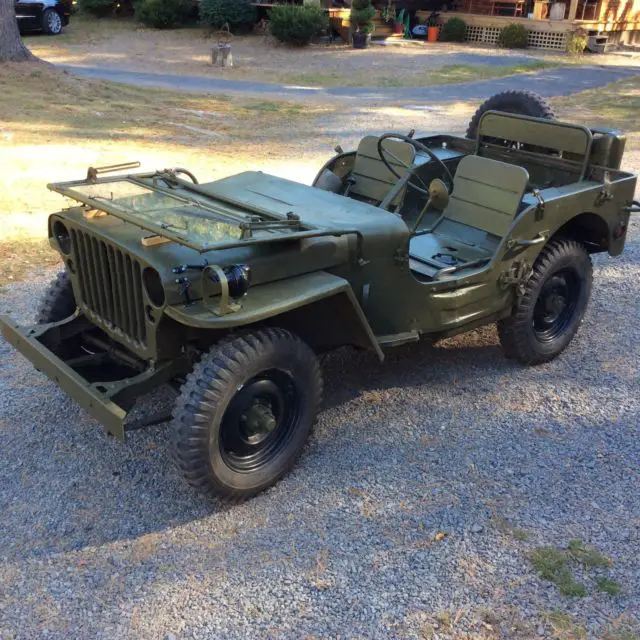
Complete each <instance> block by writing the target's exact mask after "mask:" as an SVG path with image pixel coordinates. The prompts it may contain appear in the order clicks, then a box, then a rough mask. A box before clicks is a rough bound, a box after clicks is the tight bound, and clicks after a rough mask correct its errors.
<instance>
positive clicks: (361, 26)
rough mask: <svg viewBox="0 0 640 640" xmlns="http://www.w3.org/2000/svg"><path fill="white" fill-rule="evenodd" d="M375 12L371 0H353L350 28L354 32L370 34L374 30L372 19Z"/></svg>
mask: <svg viewBox="0 0 640 640" xmlns="http://www.w3.org/2000/svg"><path fill="white" fill-rule="evenodd" d="M375 15H376V10H375V9H374V8H373V5H372V4H371V0H353V4H352V8H351V26H352V27H353V28H354V30H355V31H359V32H365V33H372V32H373V29H374V24H373V18H374V16H375Z"/></svg>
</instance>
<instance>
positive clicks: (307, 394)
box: [171, 328, 322, 502]
mask: <svg viewBox="0 0 640 640" xmlns="http://www.w3.org/2000/svg"><path fill="white" fill-rule="evenodd" d="M321 397H322V376H321V373H320V366H319V364H318V360H317V358H316V356H315V354H314V353H313V351H312V350H311V349H310V348H309V347H308V346H307V345H306V344H305V343H304V342H303V341H302V340H300V339H299V338H298V337H296V336H294V335H293V334H291V333H289V332H288V331H285V330H284V329H275V328H273V329H260V330H258V331H254V332H252V333H247V334H245V335H242V336H240V337H236V338H233V339H230V340H228V341H226V342H224V343H222V344H219V345H216V346H215V347H213V348H212V349H211V350H210V351H209V353H207V354H206V355H205V356H204V357H203V359H202V360H201V361H200V363H199V364H198V365H196V367H195V368H194V370H193V372H192V373H191V374H189V376H188V377H187V380H186V382H185V384H184V386H183V388H182V391H181V394H180V396H179V398H178V400H177V402H176V406H175V410H174V413H173V417H174V419H173V424H172V435H171V443H172V450H173V457H174V459H175V461H176V463H177V465H178V468H179V469H180V471H181V472H182V475H183V476H184V477H185V479H186V480H187V482H189V484H191V485H192V486H193V487H195V488H196V489H198V490H199V491H201V492H203V493H206V494H209V495H212V496H218V497H220V498H222V499H224V500H228V501H231V502H239V501H242V500H246V499H247V498H250V497H251V496H254V495H256V494H257V493H260V492H261V491H263V490H264V489H266V488H267V487H269V486H271V485H273V484H274V483H275V482H277V481H278V480H279V479H280V478H281V477H282V476H283V475H284V474H285V473H286V472H287V471H288V470H289V469H291V467H292V466H293V465H294V464H295V462H296V460H297V459H298V457H299V456H300V453H301V452H302V449H303V447H304V444H305V442H306V441H307V438H308V436H309V433H310V431H311V427H312V425H313V423H314V421H315V417H316V414H317V411H318V408H319V406H320V401H321Z"/></svg>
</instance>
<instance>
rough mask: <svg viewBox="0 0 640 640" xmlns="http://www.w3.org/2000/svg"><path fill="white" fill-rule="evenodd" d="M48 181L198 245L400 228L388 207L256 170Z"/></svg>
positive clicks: (147, 226)
mask: <svg viewBox="0 0 640 640" xmlns="http://www.w3.org/2000/svg"><path fill="white" fill-rule="evenodd" d="M49 188H50V189H52V190H54V191H57V192H58V193H61V194H62V195H65V196H67V197H70V198H72V199H74V200H76V201H78V202H81V203H83V204H85V205H86V206H87V207H89V208H91V209H94V210H96V211H104V212H106V213H108V214H111V215H113V216H115V217H118V218H120V219H123V220H125V221H127V222H130V223H132V224H134V225H136V226H138V227H140V228H142V229H145V230H148V231H150V232H152V233H153V234H154V235H157V236H161V237H165V238H168V239H170V240H173V241H175V242H178V243H180V244H183V245H185V246H188V247H190V248H192V249H195V250H196V251H198V252H200V253H204V252H207V251H212V250H214V249H226V248H231V247H238V246H244V245H248V244H254V243H263V242H276V241H282V240H294V239H298V238H304V237H314V236H318V235H331V234H332V233H335V234H336V235H342V234H344V233H357V234H359V235H361V236H365V237H366V236H367V235H373V236H376V235H383V236H384V235H386V236H388V235H396V234H398V235H403V234H405V233H407V227H406V225H405V224H404V222H403V221H402V220H401V219H400V218H399V217H398V216H396V215H395V214H393V213H390V212H388V211H384V210H382V209H380V208H378V207H374V206H372V205H370V204H367V203H364V202H359V201H356V200H352V199H350V198H345V197H344V196H341V195H338V194H335V193H331V192H328V191H322V190H320V189H316V188H314V187H309V186H307V185H303V184H299V183H297V182H292V181H290V180H285V179H283V178H277V177H275V176H271V175H268V174H264V173H262V172H254V171H249V172H245V173H241V174H238V175H235V176H231V177H229V178H224V179H222V180H218V181H215V182H211V183H208V184H202V185H196V184H192V183H190V182H186V181H184V180H181V179H179V178H176V176H175V174H171V173H167V172H159V173H153V174H134V175H128V176H117V177H110V178H104V179H93V180H90V179H87V180H81V181H76V182H67V183H57V184H51V185H49Z"/></svg>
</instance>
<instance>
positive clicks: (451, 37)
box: [440, 18, 467, 42]
mask: <svg viewBox="0 0 640 640" xmlns="http://www.w3.org/2000/svg"><path fill="white" fill-rule="evenodd" d="M440 38H441V39H442V40H445V41H446V42H464V41H465V40H466V39H467V23H466V22H465V21H464V20H462V18H451V19H450V20H447V21H446V22H445V23H444V24H443V25H442V29H441V30H440Z"/></svg>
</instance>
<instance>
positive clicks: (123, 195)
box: [0, 94, 639, 500]
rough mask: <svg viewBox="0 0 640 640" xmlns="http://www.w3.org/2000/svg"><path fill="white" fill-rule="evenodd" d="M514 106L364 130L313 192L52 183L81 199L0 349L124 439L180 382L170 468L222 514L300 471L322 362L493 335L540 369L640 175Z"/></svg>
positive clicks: (582, 295)
mask: <svg viewBox="0 0 640 640" xmlns="http://www.w3.org/2000/svg"><path fill="white" fill-rule="evenodd" d="M504 95H507V94H503V100H502V103H501V102H500V100H499V99H498V100H496V99H495V98H494V99H492V100H493V101H490V102H489V103H488V106H489V107H490V106H500V105H501V104H504V108H505V110H504V111H496V110H492V109H490V108H487V105H485V107H484V108H481V110H480V112H479V113H478V115H477V116H476V117H475V118H474V121H473V122H472V131H471V134H473V135H472V137H458V136H454V135H448V134H437V135H430V136H426V137H419V138H416V137H414V135H413V132H411V133H410V134H409V135H402V134H396V133H387V134H384V135H381V136H379V137H376V136H367V137H365V138H363V139H362V141H361V142H360V144H359V146H358V149H357V150H356V151H352V152H348V153H344V152H342V151H341V150H340V151H339V153H338V155H337V156H336V157H334V158H332V159H331V160H330V161H329V162H328V163H327V164H326V165H325V166H324V167H323V168H322V170H321V171H320V173H319V174H318V177H317V178H316V180H315V182H314V184H313V186H307V185H304V184H299V183H296V182H292V181H290V180H285V179H282V178H277V177H274V176H271V175H268V174H265V173H262V172H255V171H250V172H246V173H241V174H239V175H234V176H231V177H228V178H224V179H222V180H217V181H215V182H210V183H206V184H198V182H197V180H196V179H195V176H193V175H191V174H190V173H189V172H188V171H186V170H183V169H174V170H163V171H158V172H153V173H133V174H127V175H122V174H120V175H109V176H104V175H102V174H103V173H105V169H108V170H113V169H127V168H130V167H128V166H119V167H108V168H103V169H90V170H89V172H88V175H87V177H86V179H84V180H79V181H75V182H66V183H59V184H52V185H49V188H51V189H53V190H55V191H57V192H59V193H61V194H63V195H64V196H67V197H69V198H72V199H73V200H74V201H76V202H77V203H79V204H78V205H77V206H72V207H71V208H69V209H65V210H63V211H59V212H57V213H54V214H52V215H51V216H50V218H49V238H50V241H51V244H52V246H53V247H54V248H55V249H56V250H57V251H58V252H59V253H60V255H61V256H62V259H63V261H64V266H65V269H64V271H62V272H61V273H60V274H59V276H58V277H57V279H56V281H55V282H54V283H53V284H52V286H51V288H50V289H49V290H48V292H47V294H46V296H45V298H44V300H43V303H42V305H41V308H40V312H39V315H38V319H37V324H35V325H33V326H27V327H21V326H17V325H16V324H15V323H14V322H13V321H12V320H11V319H10V318H8V317H2V318H0V325H1V326H2V331H3V333H4V336H5V337H6V339H7V340H8V341H9V342H11V343H12V344H13V345H15V347H16V348H17V349H18V350H20V351H21V352H22V353H23V354H24V355H25V356H26V357H27V358H28V359H29V360H31V361H32V362H33V364H34V365H35V366H36V367H37V368H38V369H39V370H41V371H42V372H44V373H45V374H46V375H48V376H49V377H50V378H51V379H53V380H54V381H55V382H56V383H57V384H58V385H59V386H60V387H61V388H62V389H64V390H65V391H66V392H67V393H68V394H69V395H70V396H71V397H72V398H74V399H75V400H76V401H77V402H78V403H79V404H80V405H81V406H83V407H84V408H85V409H86V410H87V411H88V412H89V413H90V414H91V415H93V416H94V417H95V418H96V419H97V420H98V421H100V422H101V423H102V424H103V425H104V426H105V428H106V429H107V430H108V431H109V432H110V433H111V434H114V435H116V436H118V437H120V438H123V437H124V435H125V431H126V430H127V429H128V428H131V426H132V425H131V424H128V423H127V421H126V420H125V419H126V417H127V414H128V412H129V411H130V410H131V408H132V406H133V404H134V403H135V401H136V399H137V398H139V397H140V396H142V395H143V394H145V393H147V392H149V391H151V390H153V389H155V388H157V387H159V386H161V385H168V386H171V387H173V388H175V389H176V390H177V392H178V398H177V401H176V404H175V410H174V412H173V421H172V426H171V439H172V449H173V454H174V457H175V460H176V461H177V465H178V467H179V469H180V470H181V472H182V474H183V475H184V477H185V478H186V479H187V480H188V481H189V482H190V483H191V484H192V485H193V486H195V487H197V488H198V489H200V490H202V491H205V492H208V493H211V494H216V495H219V496H221V497H223V498H226V499H229V500H241V499H244V498H247V497H249V496H252V495H254V494H256V493H257V492H259V491H261V490H262V489H264V488H266V487H268V486H270V485H272V484H273V483H274V482H275V481H276V480H278V478H280V477H281V476H282V475H283V474H284V473H285V472H286V471H287V470H288V469H289V468H290V467H291V466H292V465H293V464H294V462H295V461H296V459H297V458H298V456H299V454H300V452H301V450H302V448H303V446H304V444H305V441H306V440H307V437H308V435H309V431H310V429H311V427H312V424H313V422H314V420H315V417H316V413H317V412H318V409H319V407H320V402H321V397H322V376H321V370H320V365H319V363H318V359H317V354H321V353H324V352H327V351H329V350H332V349H336V348H338V347H342V346H345V345H352V346H355V347H358V348H362V349H370V350H372V351H373V352H374V353H375V354H377V356H378V357H379V358H380V359H383V358H384V352H385V350H386V349H390V348H392V347H395V346H398V345H403V344H406V343H411V342H414V341H418V340H420V339H421V338H422V337H428V338H430V339H435V340H437V339H440V338H444V337H447V336H452V335H456V334H459V333H462V332H465V331H469V330H471V329H474V328H476V327H479V326H482V325H485V324H488V323H494V322H497V323H498V331H499V336H500V341H501V343H502V345H503V347H504V351H505V354H506V356H507V357H509V358H515V359H516V360H519V361H520V362H522V363H523V364H534V365H535V364H540V363H544V362H547V361H549V360H551V359H552V358H554V357H556V356H557V355H558V354H559V353H560V352H561V351H562V350H563V349H565V347H567V345H568V344H569V343H570V341H571V339H572V338H573V336H574V335H575V333H576V331H577V330H578V327H579V325H580V322H581V321H582V318H583V316H584V313H585V309H586V307H587V302H588V300H589V296H590V293H591V281H592V269H591V260H590V254H592V253H597V252H608V253H609V254H610V255H612V256H616V255H619V254H620V253H621V252H622V250H623V248H624V244H625V238H626V233H627V225H628V221H629V216H630V213H631V212H633V211H637V210H638V207H639V205H638V203H637V202H634V201H633V198H634V192H635V187H636V176H635V175H633V174H631V173H628V172H625V171H623V170H622V169H621V168H620V167H621V160H622V155H623V150H624V144H625V139H624V137H623V136H622V135H621V134H620V133H618V132H615V131H605V130H602V129H589V128H587V127H584V126H578V125H575V124H568V123H564V122H557V121H555V120H551V119H549V113H547V111H548V107H546V106H545V105H544V103H543V102H542V101H541V100H537V103H536V104H538V105H543V108H542V113H541V114H538V115H543V116H544V117H532V115H521V114H514V113H508V111H513V110H516V109H511V108H509V105H508V104H506V102H508V101H505V100H504ZM507 97H508V96H507ZM525 111H526V110H525ZM533 115H536V114H535V113H534V114H533ZM160 419H166V417H161V418H160ZM147 422H148V423H150V422H153V420H149V421H147ZM134 426H139V425H134Z"/></svg>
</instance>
